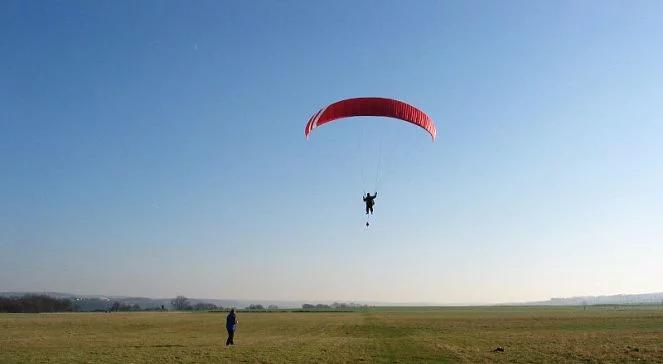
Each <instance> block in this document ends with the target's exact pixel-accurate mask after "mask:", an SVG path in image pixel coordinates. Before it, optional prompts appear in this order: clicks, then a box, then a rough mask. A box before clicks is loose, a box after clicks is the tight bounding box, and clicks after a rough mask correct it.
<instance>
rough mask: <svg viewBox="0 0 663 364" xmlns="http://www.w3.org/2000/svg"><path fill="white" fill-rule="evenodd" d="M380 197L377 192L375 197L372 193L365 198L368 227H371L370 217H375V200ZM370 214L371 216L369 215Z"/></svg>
mask: <svg viewBox="0 0 663 364" xmlns="http://www.w3.org/2000/svg"><path fill="white" fill-rule="evenodd" d="M376 197H378V192H377V191H375V195H373V196H371V194H370V193H367V194H366V196H364V197H363V200H364V202H365V203H366V215H367V221H366V227H368V226H369V225H370V223H369V221H368V219H370V216H371V215H373V206H374V205H375V198H376ZM369 212H370V214H369Z"/></svg>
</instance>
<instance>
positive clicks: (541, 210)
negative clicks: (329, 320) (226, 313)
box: [0, 0, 663, 303]
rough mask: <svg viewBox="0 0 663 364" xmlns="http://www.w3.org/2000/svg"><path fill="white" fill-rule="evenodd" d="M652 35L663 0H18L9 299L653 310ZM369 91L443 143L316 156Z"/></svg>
mask: <svg viewBox="0 0 663 364" xmlns="http://www.w3.org/2000/svg"><path fill="white" fill-rule="evenodd" d="M661 24H663V2H660V1H629V2H626V1H582V2H579V1H536V2H532V1H500V2H496V1H471V2H470V1H454V2H452V1H423V0H422V1H333V2H323V1H296V0H293V1H196V2H186V1H140V2H135V1H80V2H75V1H47V2H43V1H3V2H2V3H1V4H0V251H1V253H0V291H8V290H50V291H66V292H72V293H103V294H121V295H142V296H152V297H170V296H174V295H176V294H184V295H187V296H191V297H210V298H256V299H257V298H272V299H303V300H327V299H330V300H375V301H392V302H440V303H451V302H504V301H517V300H530V299H545V298H548V297H551V296H571V295H582V294H612V293H635V292H650V291H663V285H661V280H660V277H663V264H661V260H660V257H662V256H663V224H662V223H661V222H662V221H663V192H662V189H663V188H662V186H663V142H662V139H661V138H662V136H663V102H662V100H663V28H662V26H661ZM356 96H383V97H393V98H398V99H402V100H405V101H408V102H410V103H413V104H414V105H416V106H418V107H420V108H421V109H423V110H425V111H426V112H427V113H428V114H429V115H431V116H432V117H433V118H434V119H435V120H436V121H437V124H438V140H437V142H435V143H431V142H430V139H429V138H428V137H427V136H426V134H425V133H424V132H423V131H421V130H419V129H417V128H415V127H410V126H407V125H404V124H403V125H401V124H399V123H397V122H394V121H390V120H383V119H375V118H357V119H351V120H347V121H341V122H339V123H338V124H336V125H333V126H325V127H323V128H320V129H317V130H316V131H315V132H314V133H313V135H312V138H311V139H310V140H309V141H306V140H305V139H304V135H303V130H304V125H305V123H306V121H307V119H308V118H309V116H310V115H311V114H312V113H313V112H315V111H316V110H317V109H318V108H320V107H322V106H324V105H325V104H328V103H330V102H333V101H336V100H339V99H343V98H348V97H356ZM380 145H382V153H380V152H379V150H380ZM376 151H377V152H376ZM380 156H381V157H380ZM380 159H382V160H383V163H382V168H381V169H380V170H381V171H383V172H384V178H383V179H382V181H383V182H382V183H381V185H380V189H379V192H380V196H379V197H378V200H377V204H376V215H375V217H374V221H373V225H372V226H371V227H370V228H369V229H365V228H364V226H363V224H364V221H365V220H364V216H363V211H362V209H363V206H362V202H361V199H360V197H361V194H362V192H363V189H364V188H369V189H370V188H372V187H373V186H372V183H373V182H374V174H375V169H376V166H377V163H376V160H380Z"/></svg>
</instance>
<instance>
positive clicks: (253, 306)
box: [246, 305, 265, 310]
mask: <svg viewBox="0 0 663 364" xmlns="http://www.w3.org/2000/svg"><path fill="white" fill-rule="evenodd" d="M246 309H247V310H264V309H265V308H264V307H263V306H262V305H249V307H247V308H246Z"/></svg>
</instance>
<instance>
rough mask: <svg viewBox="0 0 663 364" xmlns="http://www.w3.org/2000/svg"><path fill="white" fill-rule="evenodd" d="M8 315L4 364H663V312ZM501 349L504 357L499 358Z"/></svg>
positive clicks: (2, 322) (2, 327) (2, 333)
mask: <svg viewBox="0 0 663 364" xmlns="http://www.w3.org/2000/svg"><path fill="white" fill-rule="evenodd" d="M224 319H225V315H224V314H221V313H202V314H201V313H156V312H155V313H113V314H106V313H70V314H0V362H2V363H7V362H9V363H12V362H17V363H30V362H66V363H73V362H80V363H103V362H122V363H140V362H289V363H290V362H306V363H310V362H347V361H355V362H356V361H366V362H506V361H509V362H551V363H559V362H611V363H622V362H633V361H641V362H663V307H661V306H658V307H654V306H650V307H631V308H621V309H616V308H597V307H591V308H588V309H587V311H584V310H583V309H582V308H579V307H571V308H532V307H477V308H392V309H386V308H385V309H374V310H370V311H365V312H344V313H290V312H276V313H242V312H240V313H239V314H238V319H239V320H240V327H239V330H238V332H237V335H236V343H237V345H236V346H235V347H229V348H228V347H225V346H224V342H225V338H226V334H225V329H224ZM497 346H502V347H504V348H505V352H503V353H493V352H492V349H494V348H495V347H497Z"/></svg>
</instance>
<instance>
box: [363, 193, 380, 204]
mask: <svg viewBox="0 0 663 364" xmlns="http://www.w3.org/2000/svg"><path fill="white" fill-rule="evenodd" d="M376 197H378V194H377V192H376V193H375V196H371V194H370V193H369V194H368V196H364V202H366V206H368V207H371V206H373V205H375V201H373V200H375V198H376Z"/></svg>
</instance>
